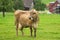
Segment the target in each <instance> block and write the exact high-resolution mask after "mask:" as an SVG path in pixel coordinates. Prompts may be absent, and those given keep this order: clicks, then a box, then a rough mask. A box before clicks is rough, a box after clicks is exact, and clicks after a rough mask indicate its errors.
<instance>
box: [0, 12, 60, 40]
mask: <svg viewBox="0 0 60 40" xmlns="http://www.w3.org/2000/svg"><path fill="white" fill-rule="evenodd" d="M39 17H40V20H39V25H38V27H37V37H36V38H34V37H30V32H29V28H26V29H24V32H25V35H24V36H22V35H21V32H20V30H19V35H18V37H16V30H15V25H14V15H13V13H6V17H4V18H3V17H2V14H1V13H0V40H60V14H39Z"/></svg>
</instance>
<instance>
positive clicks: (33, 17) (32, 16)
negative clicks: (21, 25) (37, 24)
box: [29, 9, 38, 21]
mask: <svg viewBox="0 0 60 40" xmlns="http://www.w3.org/2000/svg"><path fill="white" fill-rule="evenodd" d="M29 19H31V20H32V21H37V20H38V12H37V11H36V10H35V9H32V10H31V11H30V18H29Z"/></svg>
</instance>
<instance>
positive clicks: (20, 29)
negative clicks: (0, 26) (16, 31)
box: [20, 27, 24, 36]
mask: <svg viewBox="0 0 60 40" xmlns="http://www.w3.org/2000/svg"><path fill="white" fill-rule="evenodd" d="M20 30H21V32H22V36H24V32H23V27H21V29H20Z"/></svg>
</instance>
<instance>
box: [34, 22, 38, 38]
mask: <svg viewBox="0 0 60 40" xmlns="http://www.w3.org/2000/svg"><path fill="white" fill-rule="evenodd" d="M37 26H38V24H36V23H34V24H33V29H34V37H36V29H37Z"/></svg>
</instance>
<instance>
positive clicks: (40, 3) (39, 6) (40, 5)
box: [34, 0, 46, 10]
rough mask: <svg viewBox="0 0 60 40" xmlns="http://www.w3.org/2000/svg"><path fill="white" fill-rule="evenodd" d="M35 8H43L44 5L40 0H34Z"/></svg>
mask: <svg viewBox="0 0 60 40" xmlns="http://www.w3.org/2000/svg"><path fill="white" fill-rule="evenodd" d="M34 7H35V9H37V10H45V8H46V5H45V4H44V3H42V2H41V0H35V6H34Z"/></svg>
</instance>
